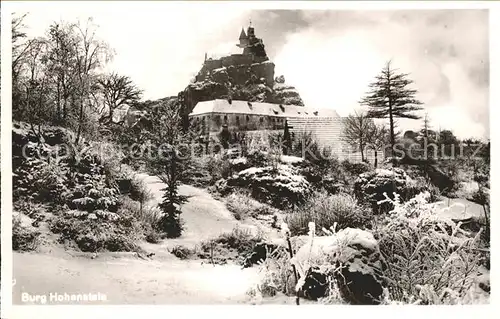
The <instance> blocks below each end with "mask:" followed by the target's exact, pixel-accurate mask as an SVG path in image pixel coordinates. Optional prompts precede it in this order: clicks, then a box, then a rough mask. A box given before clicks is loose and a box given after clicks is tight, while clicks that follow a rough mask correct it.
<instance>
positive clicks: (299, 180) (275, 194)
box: [220, 165, 311, 208]
mask: <svg viewBox="0 0 500 319" xmlns="http://www.w3.org/2000/svg"><path fill="white" fill-rule="evenodd" d="M223 184H224V183H223V182H221V183H220V186H221V187H222V186H224V187H244V188H248V189H250V190H251V192H252V196H253V197H254V198H256V199H257V200H260V201H262V202H265V203H268V204H270V205H273V206H275V207H277V208H287V207H291V206H293V205H294V204H296V203H301V202H304V201H305V199H306V198H307V196H308V195H309V194H310V193H311V186H310V184H309V182H307V180H306V179H305V178H304V177H303V176H302V175H300V174H299V173H298V172H297V170H296V169H295V168H293V167H290V166H288V165H278V166H277V167H275V168H273V167H271V166H268V167H250V168H247V169H245V170H243V171H241V172H239V173H237V174H235V175H233V176H232V177H230V178H228V180H227V182H226V185H223Z"/></svg>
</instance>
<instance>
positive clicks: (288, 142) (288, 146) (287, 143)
mask: <svg viewBox="0 0 500 319" xmlns="http://www.w3.org/2000/svg"><path fill="white" fill-rule="evenodd" d="M291 150H292V136H291V135H290V127H289V126H288V121H287V120H286V119H285V130H284V132H283V154H284V155H289V153H290V151H291Z"/></svg>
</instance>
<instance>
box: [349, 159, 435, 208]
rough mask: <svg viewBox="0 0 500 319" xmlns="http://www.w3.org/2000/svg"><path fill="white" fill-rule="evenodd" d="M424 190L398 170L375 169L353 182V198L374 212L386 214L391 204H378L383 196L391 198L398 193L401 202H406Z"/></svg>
mask: <svg viewBox="0 0 500 319" xmlns="http://www.w3.org/2000/svg"><path fill="white" fill-rule="evenodd" d="M424 190H425V188H423V186H422V185H419V184H418V183H417V182H416V181H415V180H413V179H412V178H410V177H409V176H408V175H407V174H406V172H405V171H404V170H402V169H400V168H392V169H382V168H379V169H375V170H373V171H370V172H366V173H363V174H361V175H359V177H358V178H357V179H356V181H355V182H354V194H355V196H356V197H357V198H358V199H359V200H360V201H363V202H366V203H369V204H370V205H371V206H372V209H373V211H374V212H387V211H389V210H391V209H392V208H393V206H392V203H391V202H384V203H382V204H378V202H379V201H381V200H384V199H385V195H384V194H387V195H388V196H390V197H392V198H393V194H394V193H398V194H399V195H400V198H401V200H403V201H407V200H409V199H410V198H412V197H414V196H415V195H417V194H418V193H420V192H422V191H424Z"/></svg>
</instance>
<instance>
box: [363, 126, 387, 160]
mask: <svg viewBox="0 0 500 319" xmlns="http://www.w3.org/2000/svg"><path fill="white" fill-rule="evenodd" d="M388 141H389V130H388V129H387V127H386V126H385V125H380V124H375V123H373V124H372V125H370V127H369V134H368V140H367V142H368V144H367V148H369V149H372V150H373V153H374V160H373V166H374V167H375V168H376V167H377V165H378V152H380V151H383V150H384V149H385V145H387V142H388Z"/></svg>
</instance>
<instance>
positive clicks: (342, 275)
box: [292, 228, 383, 304]
mask: <svg viewBox="0 0 500 319" xmlns="http://www.w3.org/2000/svg"><path fill="white" fill-rule="evenodd" d="M292 262H293V263H294V264H295V265H296V267H297V268H298V269H299V271H300V272H301V274H302V281H301V283H302V284H303V285H302V287H301V289H302V290H303V293H304V295H305V296H308V295H309V296H317V295H318V291H323V288H324V285H323V286H321V285H311V281H310V280H309V281H308V276H315V277H318V276H319V274H325V275H327V276H326V277H325V278H329V277H328V275H331V277H330V278H334V279H335V281H336V283H337V286H338V289H339V291H340V294H341V297H342V298H343V299H344V300H345V301H347V302H349V303H351V304H378V303H379V302H380V298H381V296H382V293H383V282H382V279H381V278H380V275H379V274H380V271H381V269H382V267H383V264H382V262H381V255H380V251H379V246H378V242H377V240H376V239H375V238H374V237H373V235H372V234H371V233H370V232H368V231H365V230H361V229H356V228H346V229H343V230H341V231H339V232H337V233H335V234H333V235H331V236H318V237H314V238H313V239H312V240H309V241H308V242H306V243H305V244H304V245H303V246H302V247H301V248H299V249H298V251H297V253H296V255H295V257H294V258H293V260H292ZM316 280H317V278H316ZM308 282H309V283H308ZM324 293H325V294H326V293H327V290H325V291H324Z"/></svg>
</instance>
